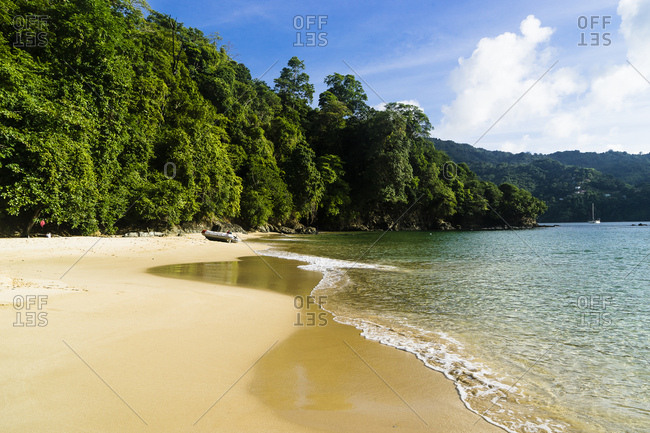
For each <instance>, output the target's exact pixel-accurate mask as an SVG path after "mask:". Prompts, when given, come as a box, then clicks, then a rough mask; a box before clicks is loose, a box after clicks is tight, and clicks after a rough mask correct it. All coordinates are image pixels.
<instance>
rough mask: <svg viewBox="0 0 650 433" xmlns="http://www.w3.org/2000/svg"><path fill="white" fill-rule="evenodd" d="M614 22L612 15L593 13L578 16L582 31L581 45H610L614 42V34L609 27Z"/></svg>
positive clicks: (579, 44)
mask: <svg viewBox="0 0 650 433" xmlns="http://www.w3.org/2000/svg"><path fill="white" fill-rule="evenodd" d="M611 23H612V17H611V15H602V16H601V15H591V16H589V17H586V16H584V15H583V16H579V17H578V29H580V30H581V32H580V42H578V46H579V47H600V46H603V47H608V46H610V45H611V44H612V39H611V37H612V34H611V33H610V32H609V31H607V27H608V26H609V25H610V24H611Z"/></svg>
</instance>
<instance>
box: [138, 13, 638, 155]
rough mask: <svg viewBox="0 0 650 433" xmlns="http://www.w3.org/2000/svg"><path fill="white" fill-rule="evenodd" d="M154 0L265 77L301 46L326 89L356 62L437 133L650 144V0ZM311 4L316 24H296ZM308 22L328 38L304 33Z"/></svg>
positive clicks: (491, 140) (597, 146)
mask: <svg viewBox="0 0 650 433" xmlns="http://www.w3.org/2000/svg"><path fill="white" fill-rule="evenodd" d="M149 5H150V6H151V7H152V8H153V9H155V10H157V11H159V12H163V13H166V14H169V15H171V16H172V17H174V18H176V19H178V20H179V21H180V22H183V23H184V24H185V25H186V26H191V27H196V28H199V29H201V30H202V31H203V32H204V33H205V34H209V33H213V32H218V33H219V34H220V35H221V37H222V38H223V40H222V43H224V44H228V45H229V47H230V53H231V55H232V56H233V57H234V58H235V59H236V60H237V61H240V62H242V63H244V64H245V65H246V66H248V68H249V69H250V70H251V74H252V76H253V77H260V76H262V74H264V73H265V71H267V70H268V69H269V68H270V67H271V66H272V65H274V64H275V66H273V67H272V68H271V69H270V70H268V72H266V74H265V75H264V76H263V79H264V80H265V81H267V82H268V83H269V84H270V85H271V86H272V85H273V79H274V78H276V77H277V76H278V74H279V72H280V69H281V68H282V67H284V66H285V65H286V63H287V61H288V60H289V59H290V58H291V57H292V56H298V57H299V58H300V59H302V60H304V61H305V64H306V71H307V73H308V74H309V75H310V77H311V81H312V83H313V84H314V85H315V87H316V94H315V99H316V100H317V97H318V94H319V93H320V92H322V91H323V90H324V89H325V85H324V84H323V79H324V77H325V76H326V75H328V74H331V73H334V72H339V73H341V74H348V73H351V74H355V75H357V77H358V78H359V79H361V81H362V82H364V83H365V84H364V88H365V90H366V93H367V94H368V103H369V105H371V106H375V107H380V104H381V103H382V102H384V101H385V102H393V101H410V102H411V103H414V104H417V105H419V106H420V107H421V108H422V109H423V110H424V112H425V113H426V114H427V115H428V116H429V118H430V120H431V122H432V124H433V125H434V128H435V129H434V131H433V133H432V135H433V136H436V137H440V138H444V139H452V140H456V141H461V142H468V143H470V144H474V143H475V142H476V141H477V140H479V138H480V140H479V141H478V143H477V146H479V147H484V148H488V149H500V150H509V151H530V152H541V153H549V152H553V151H556V150H566V149H579V150H583V151H606V150H608V149H615V150H626V151H628V152H633V153H638V152H644V153H645V152H649V151H650V143H649V142H648V137H650V134H648V132H650V131H649V127H648V126H647V125H649V124H650V122H647V121H646V119H650V103H649V102H648V101H649V100H650V83H648V82H647V81H646V79H645V77H650V61H648V60H647V59H650V55H649V54H650V53H649V52H648V48H647V47H646V45H647V44H645V43H643V41H647V40H649V39H645V37H646V36H650V19H647V18H650V0H620V1H616V0H615V1H611V0H607V1H604V0H593V1H571V2H568V1H566V0H563V1H558V0H549V1H545V2H539V1H518V2H513V1H492V2H489V3H488V2H484V1H456V2H450V1H444V2H443V1H429V2H426V1H384V2H364V1H358V2H352V1H347V2H343V1H320V2H313V1H282V2H279V1H219V2H216V1H214V2H213V1H205V0H203V1H200V0H189V1H183V2H178V1H171V0H152V1H149ZM308 16H314V17H315V19H314V21H315V23H314V24H312V26H311V28H309V29H307V28H305V27H306V26H305V27H303V28H301V29H296V28H295V27H296V26H295V25H294V24H299V25H300V24H303V25H304V21H303V20H306V19H308ZM607 16H609V17H611V19H610V20H611V22H609V23H605V25H604V28H603V22H602V21H603V17H607ZM296 17H298V18H296ZM318 17H320V20H321V22H323V24H324V25H323V26H322V28H320V29H319V28H318V24H317V22H318V20H319V18H318ZM579 17H586V19H587V20H588V21H587V23H588V26H587V28H585V29H580V28H579V25H578V20H579ZM591 17H595V18H594V20H595V21H594V22H595V23H596V26H595V28H593V29H591V28H590V27H591V19H592V18H591ZM323 20H324V21H323ZM584 22H585V20H584V19H582V21H581V23H582V24H584ZM308 33H313V35H314V36H316V37H317V38H318V36H319V35H320V38H321V39H320V41H319V40H318V39H316V44H319V43H320V45H321V46H295V45H298V42H302V43H303V44H304V45H307V43H306V39H307V38H309V37H312V35H309V34H308ZM325 33H326V34H325ZM593 33H595V34H596V36H594V35H593ZM603 36H604V37H605V38H606V39H609V40H611V43H609V44H607V46H605V45H604V44H606V43H607V40H605V39H603ZM594 38H597V39H598V43H595V42H593V41H594ZM581 40H582V41H585V42H587V44H586V45H584V44H583V46H580V44H581ZM325 42H326V45H325ZM459 59H460V61H459ZM628 61H630V63H628ZM275 62H277V63H275ZM555 62H557V63H555ZM552 65H555V66H553V67H552V68H551V69H550V70H549V68H550V67H551V66H552ZM545 72H546V74H545ZM542 76H543V78H542V79H541V80H539V79H540V77H542ZM537 80H539V82H537ZM536 82H537V84H535V83H536ZM528 89H530V90H528ZM527 90H528V92H527ZM524 94H525V95H524ZM522 95H524V96H523V98H521V99H520V101H519V102H518V103H517V104H515V105H514V106H513V103H515V101H517V100H518V99H519V98H520V97H521V96H522ZM510 107H512V108H511V109H510V110H509V111H508V109H509V108H510ZM506 112H507V114H505V116H503V115H504V113H506ZM501 116H503V117H502V118H501ZM499 118H501V120H499V121H498V122H497V120H498V119H499ZM495 122H496V124H495ZM492 125H494V126H493V127H492ZM490 127H492V128H490ZM488 129H489V132H488V133H487V134H485V135H483V134H484V133H485V132H486V131H488ZM481 137H482V138H481Z"/></svg>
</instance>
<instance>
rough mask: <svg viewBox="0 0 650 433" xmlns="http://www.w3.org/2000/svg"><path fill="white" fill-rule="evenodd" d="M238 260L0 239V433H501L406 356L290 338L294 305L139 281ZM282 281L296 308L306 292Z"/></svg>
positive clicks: (284, 299) (331, 333)
mask: <svg viewBox="0 0 650 433" xmlns="http://www.w3.org/2000/svg"><path fill="white" fill-rule="evenodd" d="M249 245H251V244H248V243H246V244H244V243H239V244H225V243H215V242H207V241H205V240H204V239H203V237H202V236H201V235H198V234H197V235H190V236H184V237H169V238H101V240H100V238H81V237H79V238H52V239H46V238H32V239H0V342H1V343H0V348H1V349H0V350H1V353H2V355H1V356H0V390H2V391H1V394H0V431H2V432H25V433H27V432H29V433H34V432H48V433H57V432H61V433H72V432H120V433H124V432H192V431H195V432H282V433H290V432H384V431H386V432H388V431H391V432H394V431H402V432H425V431H428V432H445V433H453V432H465V433H469V432H502V430H500V429H498V428H496V427H494V426H492V425H490V424H488V423H486V422H485V421H483V420H482V419H480V418H479V417H478V416H477V415H475V414H474V413H472V412H470V411H469V410H467V409H466V408H465V407H464V406H463V404H462V402H461V401H460V398H459V397H458V394H457V393H456V391H455V389H454V387H453V384H452V383H451V382H450V381H448V380H447V379H445V378H444V377H443V376H442V374H440V373H437V372H434V371H432V370H429V369H427V368H425V367H424V366H423V365H422V364H421V362H420V361H418V360H417V359H415V357H414V356H412V355H410V354H408V353H405V352H401V351H398V350H396V349H393V348H390V347H386V346H382V345H380V344H378V343H374V342H370V341H367V340H365V339H363V338H362V337H360V336H359V332H358V331H357V330H356V329H354V328H351V327H348V326H343V325H339V324H336V323H335V322H333V321H332V318H331V317H330V316H327V325H326V326H302V327H300V326H298V327H297V326H295V322H296V315H297V314H298V313H303V314H304V311H302V312H301V311H298V310H296V308H295V307H294V297H293V295H289V294H286V293H278V292H273V291H270V290H256V289H252V288H245V287H237V286H233V285H215V284H214V283H208V282H205V281H197V280H182V279H178V278H165V277H162V276H159V275H154V274H151V273H148V272H147V269H149V268H151V267H154V266H162V265H171V264H176V263H193V262H213V261H231V260H236V259H237V258H238V257H243V256H251V255H253V252H252V251H251V249H250V248H249ZM91 246H92V248H91V249H90V250H89V251H88V253H87V254H85V255H84V253H85V252H86V251H87V250H88V249H89V248H90V247H91ZM251 246H252V247H253V248H256V249H261V248H263V246H262V245H261V244H259V243H255V244H252V245H251ZM82 255H83V258H82V259H81V260H79V261H78V263H77V264H76V265H74V266H73V267H72V268H71V269H70V267H71V266H72V265H73V264H74V263H75V262H76V261H77V260H78V259H79V258H80V257H82ZM256 259H258V260H259V262H260V266H264V267H265V266H266V265H265V264H264V263H263V262H262V259H259V258H256ZM248 260H250V259H248ZM285 266H286V267H285V268H283V269H282V272H283V273H284V274H285V276H286V275H287V273H292V272H293V273H296V274H295V275H292V278H288V279H287V280H289V281H291V284H294V285H295V284H296V283H295V281H297V280H296V275H297V276H298V277H297V278H298V280H299V281H301V283H300V285H304V287H299V288H292V290H293V291H294V292H295V293H308V291H309V290H310V289H311V287H312V286H313V285H314V284H316V282H317V275H314V274H313V273H309V272H306V271H301V270H298V269H296V268H295V263H287V264H286V265H285ZM64 274H65V276H63V275H64ZM62 276H63V278H61V277H62ZM295 293H294V295H295ZM39 301H40V305H39ZM44 302H46V303H44ZM316 312H318V311H317V310H316ZM18 325H25V326H18ZM26 325H35V326H26ZM39 325H43V326H39Z"/></svg>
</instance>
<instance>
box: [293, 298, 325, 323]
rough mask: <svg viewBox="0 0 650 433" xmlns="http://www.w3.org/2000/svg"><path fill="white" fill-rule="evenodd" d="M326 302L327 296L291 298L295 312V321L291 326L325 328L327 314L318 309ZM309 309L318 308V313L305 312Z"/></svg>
mask: <svg viewBox="0 0 650 433" xmlns="http://www.w3.org/2000/svg"><path fill="white" fill-rule="evenodd" d="M325 302H327V296H317V297H314V296H311V295H309V296H296V297H295V298H293V306H294V308H295V309H296V310H299V311H297V312H296V321H295V323H294V324H293V326H325V325H327V313H326V312H325V311H322V310H320V307H322V306H323V305H325ZM310 307H319V308H318V311H306V310H309V308H310Z"/></svg>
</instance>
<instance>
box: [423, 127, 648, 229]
mask: <svg viewBox="0 0 650 433" xmlns="http://www.w3.org/2000/svg"><path fill="white" fill-rule="evenodd" d="M432 141H433V143H435V146H436V147H437V148H438V149H441V150H444V151H445V152H446V153H448V154H449V156H450V157H451V158H452V159H454V160H455V161H463V162H465V163H467V164H468V165H469V166H470V167H471V169H472V170H473V171H475V172H476V173H477V174H478V175H479V176H480V177H481V178H482V179H484V180H489V181H491V182H497V183H501V182H509V183H512V184H514V185H517V186H518V187H520V188H525V189H527V190H529V191H531V192H532V193H533V194H534V195H535V196H536V197H539V198H541V199H542V200H544V201H545V202H546V203H547V205H548V211H547V212H546V213H545V214H544V216H543V217H542V218H540V221H548V222H551V221H553V222H566V221H587V220H588V219H590V218H591V203H595V206H596V209H597V211H596V217H599V218H601V219H603V220H604V221H648V220H650V154H643V155H630V154H628V153H625V152H612V151H610V152H606V153H581V152H577V151H572V152H556V153H552V154H550V155H538V154H536V155H532V154H530V153H519V154H512V153H508V152H500V151H488V150H485V149H478V148H474V147H472V146H470V145H468V144H459V143H454V142H451V141H441V140H435V139H434V140H432Z"/></svg>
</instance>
